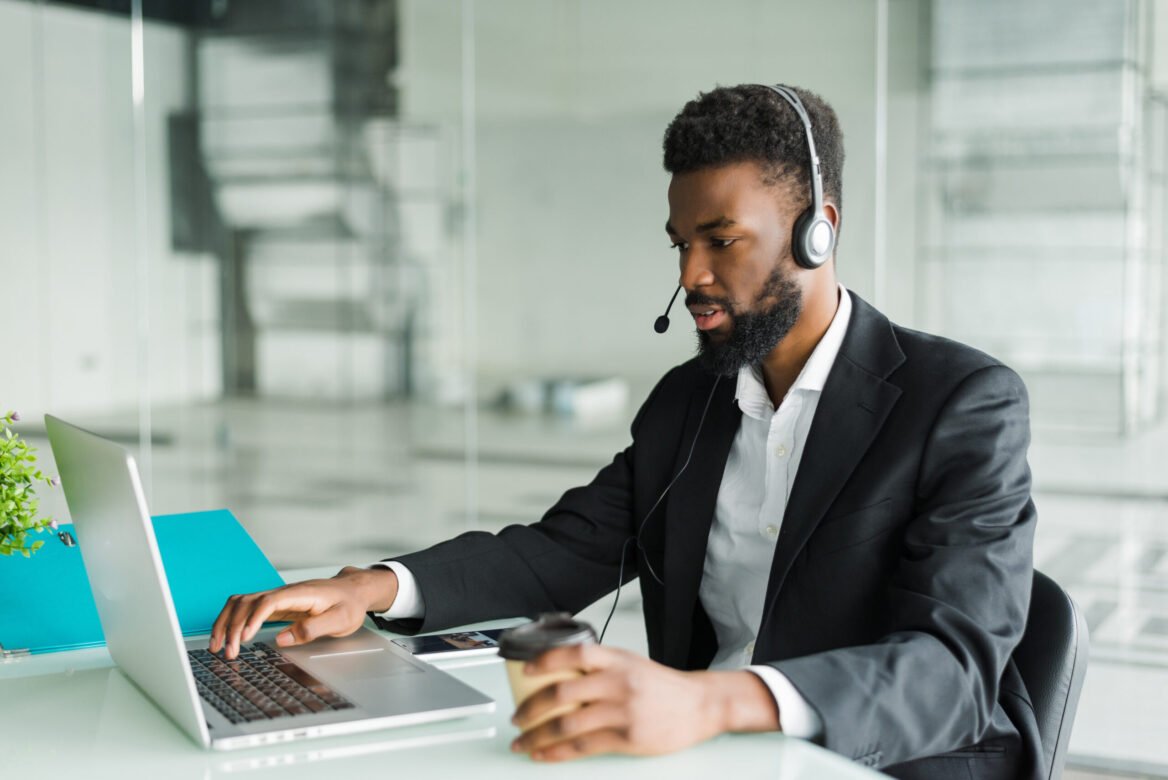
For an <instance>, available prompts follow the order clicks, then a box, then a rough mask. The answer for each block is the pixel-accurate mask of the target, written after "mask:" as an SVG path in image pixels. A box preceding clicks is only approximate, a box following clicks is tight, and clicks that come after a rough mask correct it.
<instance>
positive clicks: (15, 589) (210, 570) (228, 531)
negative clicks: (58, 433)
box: [0, 509, 284, 653]
mask: <svg viewBox="0 0 1168 780" xmlns="http://www.w3.org/2000/svg"><path fill="white" fill-rule="evenodd" d="M153 520H154V535H155V536H156V537H157V539H158V550H159V553H160V554H161V556H162V565H163V568H164V569H166V579H167V581H168V582H169V583H170V595H171V596H172V597H173V599H174V607H175V611H176V612H177V613H178V622H179V626H180V628H181V629H182V632H183V635H184V636H195V635H198V634H206V633H209V632H210V630H211V624H212V623H214V622H215V617H216V616H217V615H218V614H219V610H220V609H222V607H223V603H224V602H225V601H226V600H227V597H228V596H230V595H232V594H233V593H251V592H254V591H257V590H268V589H270V588H277V587H279V586H281V585H283V584H284V580H283V578H281V577H280V575H279V574H278V573H277V572H276V569H275V568H274V567H273V566H272V564H271V563H270V562H269V561H268V559H267V557H265V556H264V554H263V552H262V551H261V550H260V548H259V547H258V546H257V545H256V543H255V542H254V541H252V538H251V537H250V536H249V535H248V533H247V531H245V530H244V528H243V526H241V525H240V524H239V521H238V520H236V519H235V515H233V514H231V512H230V511H228V510H226V509H216V510H212V511H209V512H189V513H186V514H179V515H159V516H157V517H155V518H153ZM60 530H61V531H65V532H69V533H71V534H73V535H74V537H75V538H76V539H77V546H74V547H66V546H65V545H64V544H62V543H61V542H60V541H59V540H58V539H57V538H56V537H55V536H52V535H49V534H48V533H47V532H46V533H42V534H34V535H33V536H32V537H31V538H32V539H33V540H37V539H44V540H45V545H44V547H42V548H41V549H40V551H39V552H37V553H36V554H34V555H33V556H32V557H31V558H24V557H23V556H10V557H0V646H2V647H3V648H4V650H5V651H6V652H7V653H14V652H20V651H28V652H32V653H52V652H56V651H58V650H76V649H79V648H82V647H98V646H100V645H103V644H105V637H104V636H103V634H102V632H101V622H100V621H99V619H98V617H97V606H96V605H95V604H94V603H93V593H92V592H91V591H90V589H89V578H88V576H86V573H85V564H84V563H83V562H82V560H81V552H80V549H81V547H84V546H85V540H84V538H82V536H81V534H78V533H77V531H76V530H74V528H73V526H72V525H62V526H61V527H60Z"/></svg>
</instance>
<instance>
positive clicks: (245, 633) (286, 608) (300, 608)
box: [210, 581, 333, 658]
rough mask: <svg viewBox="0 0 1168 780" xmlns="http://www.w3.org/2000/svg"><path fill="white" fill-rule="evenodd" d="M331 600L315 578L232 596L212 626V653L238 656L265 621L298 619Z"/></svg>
mask: <svg viewBox="0 0 1168 780" xmlns="http://www.w3.org/2000/svg"><path fill="white" fill-rule="evenodd" d="M322 601H323V603H322ZM332 603H333V600H331V599H329V598H328V597H327V591H323V590H322V589H321V588H319V587H318V586H317V583H315V582H312V581H310V582H305V583H297V584H295V585H286V586H284V587H283V588H277V589H276V590H269V591H263V592H261V593H248V594H245V595H235V596H231V597H230V598H228V599H227V603H226V604H225V605H224V606H223V610H222V612H220V613H219V617H217V618H216V619H215V623H214V625H213V626H212V629H211V643H210V649H211V651H212V652H218V651H219V650H223V651H224V653H225V655H226V657H227V658H235V656H237V655H238V654H239V645H240V643H241V642H246V641H249V640H250V639H252V638H253V637H254V636H255V635H256V633H257V632H258V631H259V630H260V628H262V627H263V624H264V622H265V621H267V620H272V619H293V620H295V619H298V618H301V617H303V616H304V615H305V614H313V613H315V612H320V611H323V610H324V609H327V608H328V607H329V606H332Z"/></svg>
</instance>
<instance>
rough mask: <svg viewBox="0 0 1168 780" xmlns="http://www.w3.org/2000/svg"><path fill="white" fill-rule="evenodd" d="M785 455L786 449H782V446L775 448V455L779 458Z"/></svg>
mask: <svg viewBox="0 0 1168 780" xmlns="http://www.w3.org/2000/svg"><path fill="white" fill-rule="evenodd" d="M786 454H787V448H786V447H784V446H783V445H782V444H780V445H779V446H778V447H775V455H777V456H779V457H780V458H781V457H783V456H785V455H786Z"/></svg>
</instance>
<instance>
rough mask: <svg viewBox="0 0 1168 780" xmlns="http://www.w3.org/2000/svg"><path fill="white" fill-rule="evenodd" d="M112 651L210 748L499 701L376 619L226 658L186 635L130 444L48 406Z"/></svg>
mask: <svg viewBox="0 0 1168 780" xmlns="http://www.w3.org/2000/svg"><path fill="white" fill-rule="evenodd" d="M45 427H46V428H47V430H48V434H49V441H50V443H51V445H52V450H53V456H54V457H55V458H56V461H57V469H58V472H59V473H60V475H61V483H62V487H63V488H64V491H65V500H66V502H67V503H68V505H69V512H70V514H71V515H72V518H73V524H74V527H75V528H76V529H77V531H78V543H79V545H80V547H81V555H82V558H83V559H84V561H85V568H86V571H87V572H88V575H89V583H90V586H91V587H92V589H93V599H94V602H95V603H96V604H97V612H98V616H99V617H100V618H101V626H102V630H103V631H104V632H105V638H106V644H107V645H108V647H109V652H110V655H111V656H112V657H113V659H114V662H115V663H116V664H117V665H118V667H119V668H120V669H121V670H122V672H123V673H124V674H125V675H126V676H127V677H128V678H129V679H130V680H131V681H132V682H133V683H134V684H135V685H136V686H138V688H139V689H141V691H142V692H143V693H145V694H146V695H147V696H148V697H149V698H150V699H152V700H153V701H154V703H155V704H156V705H158V707H159V709H161V710H162V711H163V712H165V713H166V714H167V715H168V716H169V717H170V718H171V720H173V721H174V722H175V724H177V725H178V726H179V727H180V728H181V729H182V730H184V731H186V732H187V733H188V734H189V735H190V736H191V738H192V739H194V740H195V742H197V743H199V744H200V745H202V746H203V747H204V748H212V749H215V750H233V749H236V748H245V747H252V746H255V745H264V744H270V743H275V742H286V741H291V740H299V739H304V738H309V737H324V736H332V735H340V734H353V733H357V732H362V731H372V730H375V729H384V728H391V727H396V726H406V725H413V724H417V723H428V722H431V721H437V720H444V719H447V718H459V717H465V716H469V715H475V714H479V713H488V712H493V711H494V709H495V702H494V700H493V699H491V698H489V697H487V696H484V695H483V694H482V693H480V692H479V691H477V690H475V689H474V688H471V687H470V686H468V685H466V684H464V683H462V682H460V681H459V680H456V679H455V678H454V677H451V676H450V675H448V674H446V673H445V672H443V671H441V670H439V669H436V668H435V667H433V666H430V665H429V664H427V663H424V662H421V661H418V660H416V659H414V658H413V657H411V656H410V654H409V653H408V652H406V651H405V650H403V649H401V648H399V647H396V646H394V645H393V644H391V643H390V642H389V640H387V639H385V638H384V637H382V636H381V635H379V634H377V633H376V632H374V631H370V630H369V629H367V628H361V629H359V630H358V631H357V633H355V634H352V635H350V636H347V637H343V638H323V639H317V640H315V641H313V642H310V643H308V644H306V645H301V646H299V647H290V648H277V646H276V641H275V636H276V634H277V633H278V632H279V631H280V630H281V629H278V628H265V629H263V630H261V631H260V632H259V633H258V634H256V636H255V638H254V639H253V640H252V641H251V642H249V643H246V644H245V645H243V646H241V648H240V650H241V653H240V656H239V658H238V659H236V660H234V661H225V660H223V659H222V658H220V657H219V656H217V655H214V654H212V653H210V652H208V650H207V638H206V637H203V638H193V639H187V640H184V639H183V637H182V634H181V632H180V631H179V624H178V617H177V615H176V613H175V609H174V602H173V600H172V599H171V596H170V587H169V585H168V584H167V581H166V572H165V570H164V569H163V567H162V559H161V558H160V557H159V553H158V544H157V542H156V540H155V538H154V528H153V524H152V523H151V520H150V513H149V511H147V508H146V497H145V495H144V493H143V492H142V484H141V480H140V478H139V476H138V468H137V465H136V464H135V462H134V458H133V456H132V455H131V454H130V453H129V452H128V451H126V450H125V449H123V448H122V447H120V446H118V445H117V444H114V443H113V442H110V441H107V440H106V439H103V438H101V437H100V436H97V435H95V434H93V433H90V432H88V431H85V430H82V429H81V428H78V427H76V426H74V425H71V424H69V423H67V422H65V421H63V420H60V419H58V418H56V417H53V416H52V415H45Z"/></svg>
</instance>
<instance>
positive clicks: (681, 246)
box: [669, 241, 689, 252]
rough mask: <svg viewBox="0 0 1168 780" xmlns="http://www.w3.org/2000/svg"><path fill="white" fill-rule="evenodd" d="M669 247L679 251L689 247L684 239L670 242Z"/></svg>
mask: <svg viewBox="0 0 1168 780" xmlns="http://www.w3.org/2000/svg"><path fill="white" fill-rule="evenodd" d="M669 248H670V249H676V250H678V251H679V252H684V251H685V250H687V249H689V244H687V243H686V242H684V241H674V242H673V243H672V244H670V245H669Z"/></svg>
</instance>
